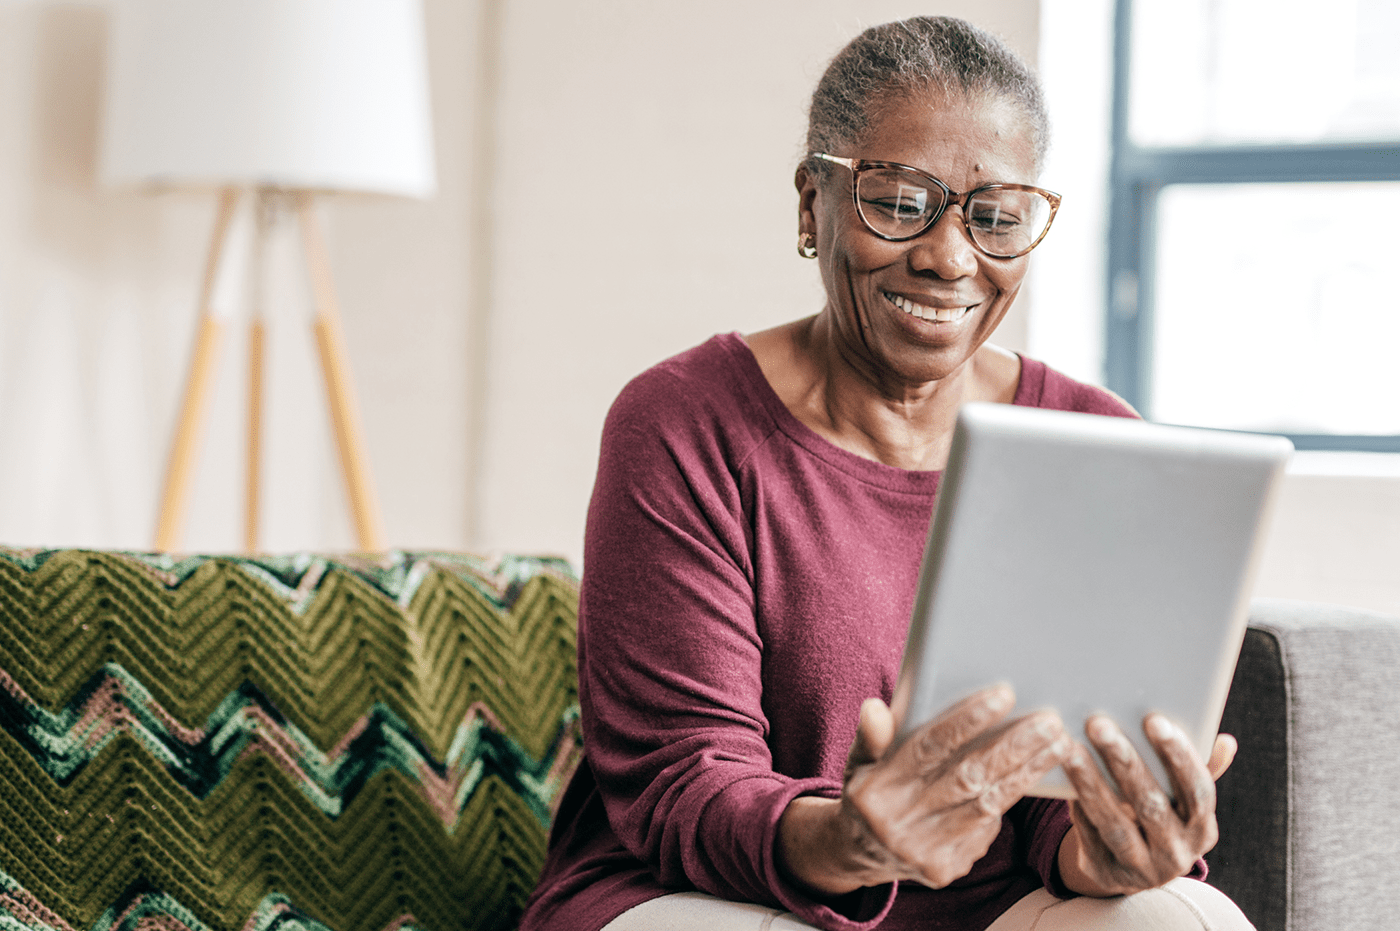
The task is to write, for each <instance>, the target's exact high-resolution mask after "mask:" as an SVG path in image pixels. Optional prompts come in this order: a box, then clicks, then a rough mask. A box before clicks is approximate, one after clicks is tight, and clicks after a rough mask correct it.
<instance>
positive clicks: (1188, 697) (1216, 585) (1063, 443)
mask: <svg viewBox="0 0 1400 931" xmlns="http://www.w3.org/2000/svg"><path fill="white" fill-rule="evenodd" d="M1292 450H1293V445H1292V444H1291V443H1290V442H1289V441H1288V440H1287V439H1285V438H1283V437H1277V436H1261V435H1257V434H1240V433H1225V432H1220V431H1214V430H1195V429H1189V428H1185V427H1167V426H1161V425H1156V424H1149V423H1145V422H1143V421H1138V420H1128V419H1125V418H1117V417H1102V416H1096V415H1090V414H1075V413H1067V412H1063V411H1048V410H1040V409H1037V408H1027V407H1016V406H1012V405H1009V404H968V405H965V406H964V407H963V408H962V409H961V411H960V412H959V414H958V420H957V427H956V429H955V431H954V434H953V444H952V450H951V452H950V455H949V460H948V467H947V470H946V471H945V472H944V475H943V479H942V484H941V487H940V489H939V496H938V504H937V507H936V508H935V511H934V517H933V522H932V523H931V525H930V527H929V535H928V543H927V546H926V547H925V550H924V560H923V566H922V570H921V573H920V577H919V589H918V595H917V597H916V599H915V606H914V613H913V617H912V619H911V623H910V628H909V638H908V641H907V643H906V645H905V650H904V662H903V667H902V669H901V672H900V681H899V685H898V687H897V689H896V692H895V709H896V714H898V715H900V716H901V717H902V723H901V730H900V735H901V736H906V735H907V734H908V733H909V732H910V731H912V730H913V729H914V728H916V727H918V726H919V725H920V724H922V723H924V722H927V721H929V720H932V719H933V718H934V717H936V716H937V715H938V713H939V712H941V711H942V710H943V709H945V708H946V707H947V706H949V705H950V704H952V703H953V702H955V701H957V700H958V699H960V698H962V697H964V696H966V695H968V694H970V693H972V692H975V691H977V690H978V689H981V688H983V687H985V686H988V685H991V684H993V683H996V682H1008V683H1010V684H1011V686H1012V687H1013V688H1014V689H1015V690H1016V708H1017V710H1016V712H1015V713H1016V714H1021V713H1025V712H1029V711H1031V710H1033V709H1037V708H1053V709H1055V710H1056V711H1058V712H1059V714H1060V715H1061V717H1062V718H1063V719H1064V722H1065V726H1066V727H1067V728H1068V729H1069V730H1070V731H1071V733H1073V734H1074V735H1075V736H1076V737H1079V738H1080V739H1082V738H1083V728H1084V721H1085V719H1086V718H1087V717H1088V716H1089V715H1090V714H1092V713H1094V712H1103V713H1106V714H1108V715H1109V716H1110V717H1111V718H1113V720H1114V721H1116V722H1117V723H1118V725H1119V726H1120V727H1121V728H1122V729H1123V731H1124V732H1125V733H1126V734H1127V735H1128V737H1129V739H1131V740H1132V741H1133V743H1134V745H1135V746H1136V747H1137V748H1138V752H1139V753H1140V754H1141V755H1142V757H1143V759H1144V760H1145V761H1146V762H1147V764H1148V766H1149V768H1150V769H1151V770H1152V772H1153V774H1154V775H1155V776H1156V777H1157V780H1158V782H1159V783H1160V784H1161V785H1162V787H1163V788H1164V789H1165V790H1167V792H1168V793H1169V794H1170V792H1171V790H1172V787H1171V783H1170V782H1169V781H1168V780H1167V777H1166V773H1165V770H1164V769H1163V767H1162V765H1161V763H1160V762H1159V761H1158V759H1157V755H1156V753H1155V752H1153V750H1152V748H1151V745H1150V744H1148V742H1147V739H1146V737H1145V736H1144V735H1143V733H1142V719H1143V716H1144V715H1146V714H1147V713H1148V712H1149V711H1159V712H1162V713H1163V714H1165V715H1167V717H1169V718H1170V719H1172V720H1173V721H1175V722H1176V724H1177V725H1179V726H1180V727H1181V728H1182V729H1183V730H1184V731H1185V732H1186V734H1187V736H1188V737H1189V739H1190V740H1191V742H1192V743H1193V744H1194V745H1195V747H1196V751H1197V752H1198V753H1200V754H1201V758H1202V759H1206V758H1208V756H1209V753H1210V749H1211V745H1212V743H1213V742H1214V739H1215V735H1216V731H1217V729H1218V728H1219V726H1220V714H1221V712H1222V710H1223V709H1224V706H1225V698H1226V693H1227V692H1228V690H1229V687H1230V679H1231V677H1232V675H1233V674H1234V668H1235V660H1236V659H1237V657H1238V655H1239V649H1240V643H1241V641H1242V639H1243V637H1244V630H1245V623H1246V619H1247V612H1248V607H1249V595H1250V590H1251V584H1252V579H1253V576H1254V571H1255V568H1256V566H1257V564H1258V561H1259V554H1260V550H1261V540H1262V537H1263V533H1264V529H1265V524H1266V521H1267V518H1268V515H1269V513H1270V510H1271V505H1272V502H1273V500H1274V496H1275V492H1276V490H1277V488H1278V485H1279V479H1280V477H1281V475H1282V474H1283V470H1284V467H1285V466H1286V464H1287V461H1288V458H1289V456H1290V455H1291V453H1292ZM1029 794H1031V795H1039V796H1051V797H1060V798H1071V797H1073V795H1074V790H1073V788H1072V787H1071V785H1070V783H1069V780H1068V779H1067V778H1066V777H1065V775H1064V773H1063V771H1062V770H1059V769H1056V770H1055V771H1054V772H1053V773H1051V774H1050V775H1049V776H1047V777H1046V778H1045V779H1044V780H1043V781H1042V782H1041V783H1040V784H1039V785H1037V786H1036V787H1035V789H1034V790H1032V792H1030V793H1029Z"/></svg>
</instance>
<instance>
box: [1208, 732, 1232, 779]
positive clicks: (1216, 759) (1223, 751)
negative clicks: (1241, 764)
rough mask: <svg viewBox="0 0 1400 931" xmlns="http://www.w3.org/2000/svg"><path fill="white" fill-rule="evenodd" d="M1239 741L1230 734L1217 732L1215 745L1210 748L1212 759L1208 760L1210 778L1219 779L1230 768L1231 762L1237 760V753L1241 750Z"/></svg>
mask: <svg viewBox="0 0 1400 931" xmlns="http://www.w3.org/2000/svg"><path fill="white" fill-rule="evenodd" d="M1239 749H1240V745H1239V741H1237V740H1235V738H1234V737H1233V736H1231V735H1230V734H1217V735H1216V737H1215V745H1214V746H1213V747H1211V749H1210V759H1209V760H1208V761H1207V762H1206V769H1208V770H1210V778H1212V779H1219V778H1220V777H1221V776H1223V775H1225V770H1227V769H1229V768H1230V764H1231V763H1233V762H1235V754H1236V753H1238V752H1239Z"/></svg>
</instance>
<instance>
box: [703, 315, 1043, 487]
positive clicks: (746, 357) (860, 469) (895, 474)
mask: <svg viewBox="0 0 1400 931" xmlns="http://www.w3.org/2000/svg"><path fill="white" fill-rule="evenodd" d="M715 341H716V342H717V343H718V344H719V345H720V347H721V348H723V349H724V350H725V351H726V352H727V353H728V355H729V356H730V357H731V358H732V359H733V360H734V362H735V364H736V365H737V367H738V369H739V375H740V376H741V377H742V378H743V379H744V381H746V382H747V383H748V386H749V388H750V389H751V392H750V397H751V398H754V399H756V400H757V401H758V402H759V403H760V404H762V405H763V408H764V410H765V411H767V412H768V415H769V417H771V418H772V419H773V422H774V424H775V425H776V426H777V428H778V429H779V430H781V431H782V433H783V434H784V435H785V436H786V437H787V438H788V439H790V440H792V441H793V442H794V443H796V444H797V445H798V446H801V447H802V448H803V449H804V450H805V451H806V452H808V453H810V454H811V455H813V456H816V457H817V458H818V459H821V460H822V461H824V462H826V463H827V464H828V465H831V466H834V467H835V468H837V469H840V470H841V471H842V472H845V473H846V474H848V475H851V476H852V477H854V478H857V479H860V480H862V481H864V482H868V483H870V484H872V485H877V486H880V487H883V488H887V489H889V490H891V491H900V492H906V493H914V494H935V493H937V491H938V482H939V479H940V478H941V477H942V475H943V472H942V470H934V469H930V470H923V469H901V468H899V467H898V466H892V465H886V464H885V463H883V462H877V461H875V460H874V459H867V458H865V457H864V456H860V455H857V454H856V453H853V452H851V451H850V450H848V449H842V448H841V447H840V446H837V445H836V444H835V443H833V442H831V441H830V440H828V439H827V438H826V437H824V436H822V435H821V434H819V433H817V432H816V431H815V430H813V429H812V428H811V427H809V426H807V425H806V424H805V423H803V422H802V421H800V420H798V419H797V416H796V415H795V414H793V412H792V411H790V410H788V407H787V405H786V404H784V403H783V400H782V398H780V397H778V393H777V392H776V391H774V390H773V386H772V385H770V384H769V383H768V378H767V376H765V375H764V374H763V368H762V367H761V366H760V365H759V364H758V359H757V357H755V356H754V354H753V350H752V349H750V348H749V344H748V342H747V341H746V340H745V339H744V337H743V334H741V333H739V332H738V331H734V332H732V333H720V334H717V335H716V336H715ZM1017 357H1018V358H1020V360H1021V380H1020V382H1019V383H1018V384H1017V386H1016V394H1015V397H1014V398H1013V399H1012V402H1011V403H1013V404H1017V405H1021V406H1026V405H1034V403H1035V401H1034V398H1033V397H1032V395H1034V394H1035V393H1036V386H1037V384H1038V383H1039V381H1040V379H1038V378H1036V377H1035V375H1036V374H1037V372H1036V370H1035V369H1034V366H1033V360H1031V359H1027V358H1026V357H1025V356H1023V355H1021V354H1020V353H1017Z"/></svg>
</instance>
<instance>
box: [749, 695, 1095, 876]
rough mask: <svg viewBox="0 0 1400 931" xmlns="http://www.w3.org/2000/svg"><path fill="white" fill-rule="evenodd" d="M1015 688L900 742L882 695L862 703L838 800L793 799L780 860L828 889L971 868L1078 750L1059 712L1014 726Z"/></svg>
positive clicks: (977, 698)
mask: <svg viewBox="0 0 1400 931" xmlns="http://www.w3.org/2000/svg"><path fill="white" fill-rule="evenodd" d="M1014 705H1015V695H1014V694H1013V693H1012V691H1011V689H1010V688H1009V687H1006V686H994V687H992V688H989V689H985V690H983V691H981V692H978V693H976V694H975V695H972V696H969V697H968V698H966V699H964V700H962V701H960V702H958V703H957V704H956V705H954V706H952V707H951V708H949V709H948V710H947V711H945V712H944V713H943V714H941V715H940V716H939V717H938V718H937V719H935V720H934V721H931V722H930V723H928V724H926V725H924V726H923V727H922V728H920V729H919V730H918V731H916V732H914V734H912V735H911V736H910V737H909V738H908V739H907V740H905V741H904V742H903V743H901V744H900V745H899V746H898V747H896V748H894V749H891V744H892V743H893V741H894V734H895V721H894V716H893V714H892V713H891V712H890V709H889V707H888V706H887V705H885V703H884V702H882V701H880V700H879V699H875V698H872V699H868V700H867V701H866V702H865V703H864V704H863V705H861V709H860V727H859V729H858V730H857V733H856V739H855V742H854V743H853V744H852V746H851V752H850V755H849V757H848V758H847V762H846V773H845V780H844V786H843V788H842V792H841V798H840V799H826V798H818V797H814V796H803V797H801V798H797V799H794V800H793V801H792V803H791V804H790V805H789V806H788V807H787V810H786V811H784V812H783V815H782V818H781V819H780V820H779V822H778V851H777V853H778V858H779V864H780V865H781V867H782V869H783V870H784V872H786V873H787V875H788V876H789V877H790V878H791V879H793V880H796V881H797V882H798V883H799V884H801V885H803V886H805V887H807V888H808V889H811V890H812V891H814V892H817V893H820V894H825V895H840V894H843V893H846V892H852V891H854V890H856V889H859V888H861V887H862V886H876V885H881V884H884V883H887V882H892V881H895V880H913V881H915V882H919V883H923V884H924V885H926V886H932V887H934V888H938V887H941V886H946V885H947V884H948V883H950V882H952V881H953V880H955V879H958V878H959V877H962V876H965V875H966V874H967V873H968V871H970V870H971V869H972V865H973V864H974V863H976V862H977V860H978V859H980V858H981V857H982V856H983V855H984V854H985V853H986V852H987V850H988V848H990V847H991V844H992V842H993V841H994V840H995V839H996V837H997V835H998V834H999V833H1000V831H1001V818H1002V815H1004V814H1005V813H1006V811H1007V809H1009V808H1010V807H1011V806H1012V805H1014V804H1015V803H1016V802H1017V800H1019V799H1020V798H1021V797H1022V795H1024V794H1025V792H1026V791H1028V790H1029V789H1030V788H1031V787H1032V786H1033V785H1035V784H1036V783H1037V782H1038V781H1040V779H1041V778H1042V777H1043V776H1044V775H1045V774H1046V773H1048V772H1050V771H1051V770H1052V769H1054V768H1055V767H1056V766H1059V765H1060V764H1061V763H1062V762H1063V761H1064V760H1065V758H1066V757H1067V756H1068V755H1069V752H1070V748H1071V746H1072V744H1071V741H1070V738H1069V736H1068V735H1067V734H1066V733H1065V729H1064V725H1063V723H1062V722H1061V721H1060V719H1059V717H1058V716H1057V715H1055V714H1054V713H1053V712H1049V711H1040V712H1036V713H1034V714H1030V715H1026V716H1025V717H1023V718H1020V719H1018V720H1015V721H1012V722H1010V723H1007V722H1006V717H1007V715H1008V714H1010V712H1011V709H1012V707H1013V706H1014Z"/></svg>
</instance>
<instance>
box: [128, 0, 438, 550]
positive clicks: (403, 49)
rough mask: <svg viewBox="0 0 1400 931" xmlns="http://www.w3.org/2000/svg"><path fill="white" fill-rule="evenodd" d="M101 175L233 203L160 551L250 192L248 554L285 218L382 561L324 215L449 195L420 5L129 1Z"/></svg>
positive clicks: (351, 483) (202, 324)
mask: <svg viewBox="0 0 1400 931" xmlns="http://www.w3.org/2000/svg"><path fill="white" fill-rule="evenodd" d="M106 90H107V97H106V106H105V123H104V128H103V145H102V158H101V173H102V177H103V180H104V181H105V182H106V183H109V184H116V185H131V184H138V185H143V186H148V187H155V188H170V187H194V188H203V189H211V190H214V189H217V190H219V192H220V193H219V202H218V210H217V213H216V217H215V221H214V230H213V234H212V236H211V239H210V245H209V252H208V256H207V259H206V262H205V269H204V275H203V283H202V287H201V293H200V300H199V325H198V329H197V335H196V339H195V345H194V350H193V354H192V357H191V360H190V367H189V375H188V378H187V381H186V384H185V391H184V396H183V401H182V403H181V407H180V415H179V420H178V422H177V425H176V429H175V437H174V441H173V443H172V444H171V450H170V455H169V459H168V464H167V468H166V475H165V481H164V485H163V488H162V493H161V505H160V514H159V517H158V520H157V528H156V540H155V548H156V549H157V550H161V551H169V550H173V549H176V548H178V545H179V540H180V532H181V527H182V524H183V521H184V516H185V511H186V507H187V504H188V497H189V494H188V493H189V486H190V480H191V477H192V475H193V471H194V463H195V459H196V453H197V449H198V446H199V439H200V435H201V433H202V427H203V421H204V419H205V409H206V406H207V405H206V402H207V399H208V395H209V391H210V386H211V382H212V380H213V373H214V369H215V363H216V361H217V358H218V354H219V347H220V343H221V341H222V337H223V334H224V329H225V322H224V318H223V316H222V315H221V314H220V313H219V312H218V311H217V310H216V308H215V307H214V306H213V293H214V282H215V280H216V278H217V276H218V273H219V269H220V265H221V263H222V262H223V261H224V257H225V253H226V248H225V246H226V243H227V240H228V237H229V231H230V227H231V225H232V221H233V217H234V212H235V210H236V208H237V204H238V201H239V199H240V196H241V193H242V192H243V191H245V190H252V191H253V192H254V194H255V197H256V204H255V210H256V213H255V223H254V228H255V230H256V233H255V243H254V248H253V250H252V256H253V263H254V266H253V279H254V282H253V296H254V299H253V312H252V314H251V321H250V329H249V341H248V346H249V377H248V383H249V389H248V443H247V469H248V478H247V499H246V503H245V533H244V544H245V549H247V550H250V551H251V550H255V549H256V548H257V536H258V509H259V499H260V481H259V474H260V460H261V448H262V428H261V424H262V386H263V366H262V359H263V343H264V323H263V315H262V313H261V300H260V291H261V286H260V268H261V257H262V253H263V247H264V245H265V242H266V237H267V229H268V225H269V218H270V217H271V216H272V215H273V213H274V212H275V211H278V210H281V209H286V208H288V207H290V209H291V211H292V212H294V213H295V215H296V217H297V221H298V224H299V226H300V229H301V239H302V247H303V254H304V257H305V260H306V267H307V272H308V277H309V279H310V284H311V292H312V295H313V299H314V301H315V310H316V314H315V323H314V328H315V334H316V345H317V350H318V354H319V358H320V364H321V370H322V375H323V377H324V381H325V385H326V396H327V400H328V402H329V407H330V414H331V421H332V426H333V428H334V433H335V438H336V446H337V449H338V452H339V456H340V464H341V469H342V472H343V473H344V478H345V485H346V490H347V493H348V496H349V500H350V509H351V513H352V516H353V518H354V523H355V532H356V538H357V541H358V545H359V547H360V549H362V550H366V551H374V550H380V549H382V548H383V545H384V543H383V532H382V528H381V526H380V517H379V509H378V502H377V499H376V496H375V494H374V488H373V483H372V481H371V479H370V474H369V465H368V459H367V457H366V454H365V449H364V441H363V437H362V435H361V429H360V421H359V415H358V409H357V405H356V404H355V401H354V397H353V391H352V385H351V379H350V374H349V365H348V362H347V358H346V354H345V347H344V340H343V338H342V336H341V329H340V319H339V310H338V303H337V300H336V293H335V286H334V282H333V279H332V277H331V273H330V265H329V262H328V259H327V255H326V247H325V241H324V237H323V235H322V232H321V226H320V222H319V219H318V214H317V210H316V203H315V200H316V198H317V196H318V195H320V194H323V193H326V192H333V191H360V192H372V193H381V194H395V195H401V196H409V197H428V196H431V194H432V193H433V190H434V187H435V184H436V181H435V173H434V165H433V155H432V136H431V128H430V112H429V103H428V88H427V66H426V60H425V55H424V34H423V19H422V10H421V7H420V0H124V2H123V3H120V4H114V5H113V14H112V31H111V38H110V43H109V54H108V81H107V89H106Z"/></svg>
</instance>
